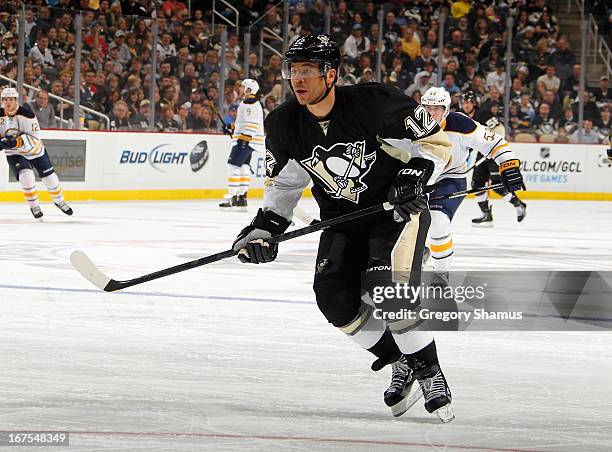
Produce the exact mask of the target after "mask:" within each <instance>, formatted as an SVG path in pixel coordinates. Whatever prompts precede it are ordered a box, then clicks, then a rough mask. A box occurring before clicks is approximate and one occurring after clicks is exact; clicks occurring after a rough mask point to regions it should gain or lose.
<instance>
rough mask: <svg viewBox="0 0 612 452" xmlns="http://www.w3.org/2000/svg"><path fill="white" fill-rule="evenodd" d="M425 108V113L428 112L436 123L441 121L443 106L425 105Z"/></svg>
mask: <svg viewBox="0 0 612 452" xmlns="http://www.w3.org/2000/svg"><path fill="white" fill-rule="evenodd" d="M425 110H427V113H429V114H430V115H431V117H432V118H434V119H435V120H436V122H437V123H438V124H441V123H442V118H443V117H444V107H440V106H438V105H425Z"/></svg>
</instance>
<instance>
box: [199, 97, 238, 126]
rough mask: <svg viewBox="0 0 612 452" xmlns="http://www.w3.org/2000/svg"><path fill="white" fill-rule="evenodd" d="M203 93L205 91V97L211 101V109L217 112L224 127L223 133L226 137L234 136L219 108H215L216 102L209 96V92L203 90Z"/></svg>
mask: <svg viewBox="0 0 612 452" xmlns="http://www.w3.org/2000/svg"><path fill="white" fill-rule="evenodd" d="M202 91H204V95H205V96H206V98H207V99H208V100H209V101H210V108H211V109H212V111H214V112H215V114H216V115H217V117H218V118H219V121H221V124H222V126H223V133H224V134H226V135H232V133H231V130H230V129H229V128H228V127H227V124H225V121H224V120H223V118H222V117H221V114H220V113H219V110H217V107H215V101H214V100H212V98H211V97H210V96H209V95H208V90H207V89H203V90H202Z"/></svg>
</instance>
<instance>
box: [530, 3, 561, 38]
mask: <svg viewBox="0 0 612 452" xmlns="http://www.w3.org/2000/svg"><path fill="white" fill-rule="evenodd" d="M535 32H536V36H538V37H544V38H551V39H556V38H557V34H558V33H559V25H558V24H557V18H556V17H555V16H553V15H552V14H551V13H550V11H549V10H548V9H544V11H542V15H541V16H540V19H539V20H538V21H537V22H536V24H535Z"/></svg>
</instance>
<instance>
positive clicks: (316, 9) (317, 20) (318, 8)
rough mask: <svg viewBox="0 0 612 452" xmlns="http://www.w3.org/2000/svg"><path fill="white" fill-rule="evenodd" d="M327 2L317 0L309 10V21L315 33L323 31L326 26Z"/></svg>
mask: <svg viewBox="0 0 612 452" xmlns="http://www.w3.org/2000/svg"><path fill="white" fill-rule="evenodd" d="M325 7H326V5H325V2H324V1H323V0H315V2H314V4H313V5H312V8H310V9H309V10H308V22H309V23H310V26H311V27H312V32H313V33H323V30H324V28H325Z"/></svg>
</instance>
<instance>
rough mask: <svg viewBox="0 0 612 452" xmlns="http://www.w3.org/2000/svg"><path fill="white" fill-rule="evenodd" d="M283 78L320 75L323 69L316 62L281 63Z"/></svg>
mask: <svg viewBox="0 0 612 452" xmlns="http://www.w3.org/2000/svg"><path fill="white" fill-rule="evenodd" d="M282 72H283V78H284V79H285V80H292V79H299V78H312V77H322V76H324V75H325V71H324V70H323V69H322V67H321V65H320V64H318V63H287V62H284V63H283V71H282Z"/></svg>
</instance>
